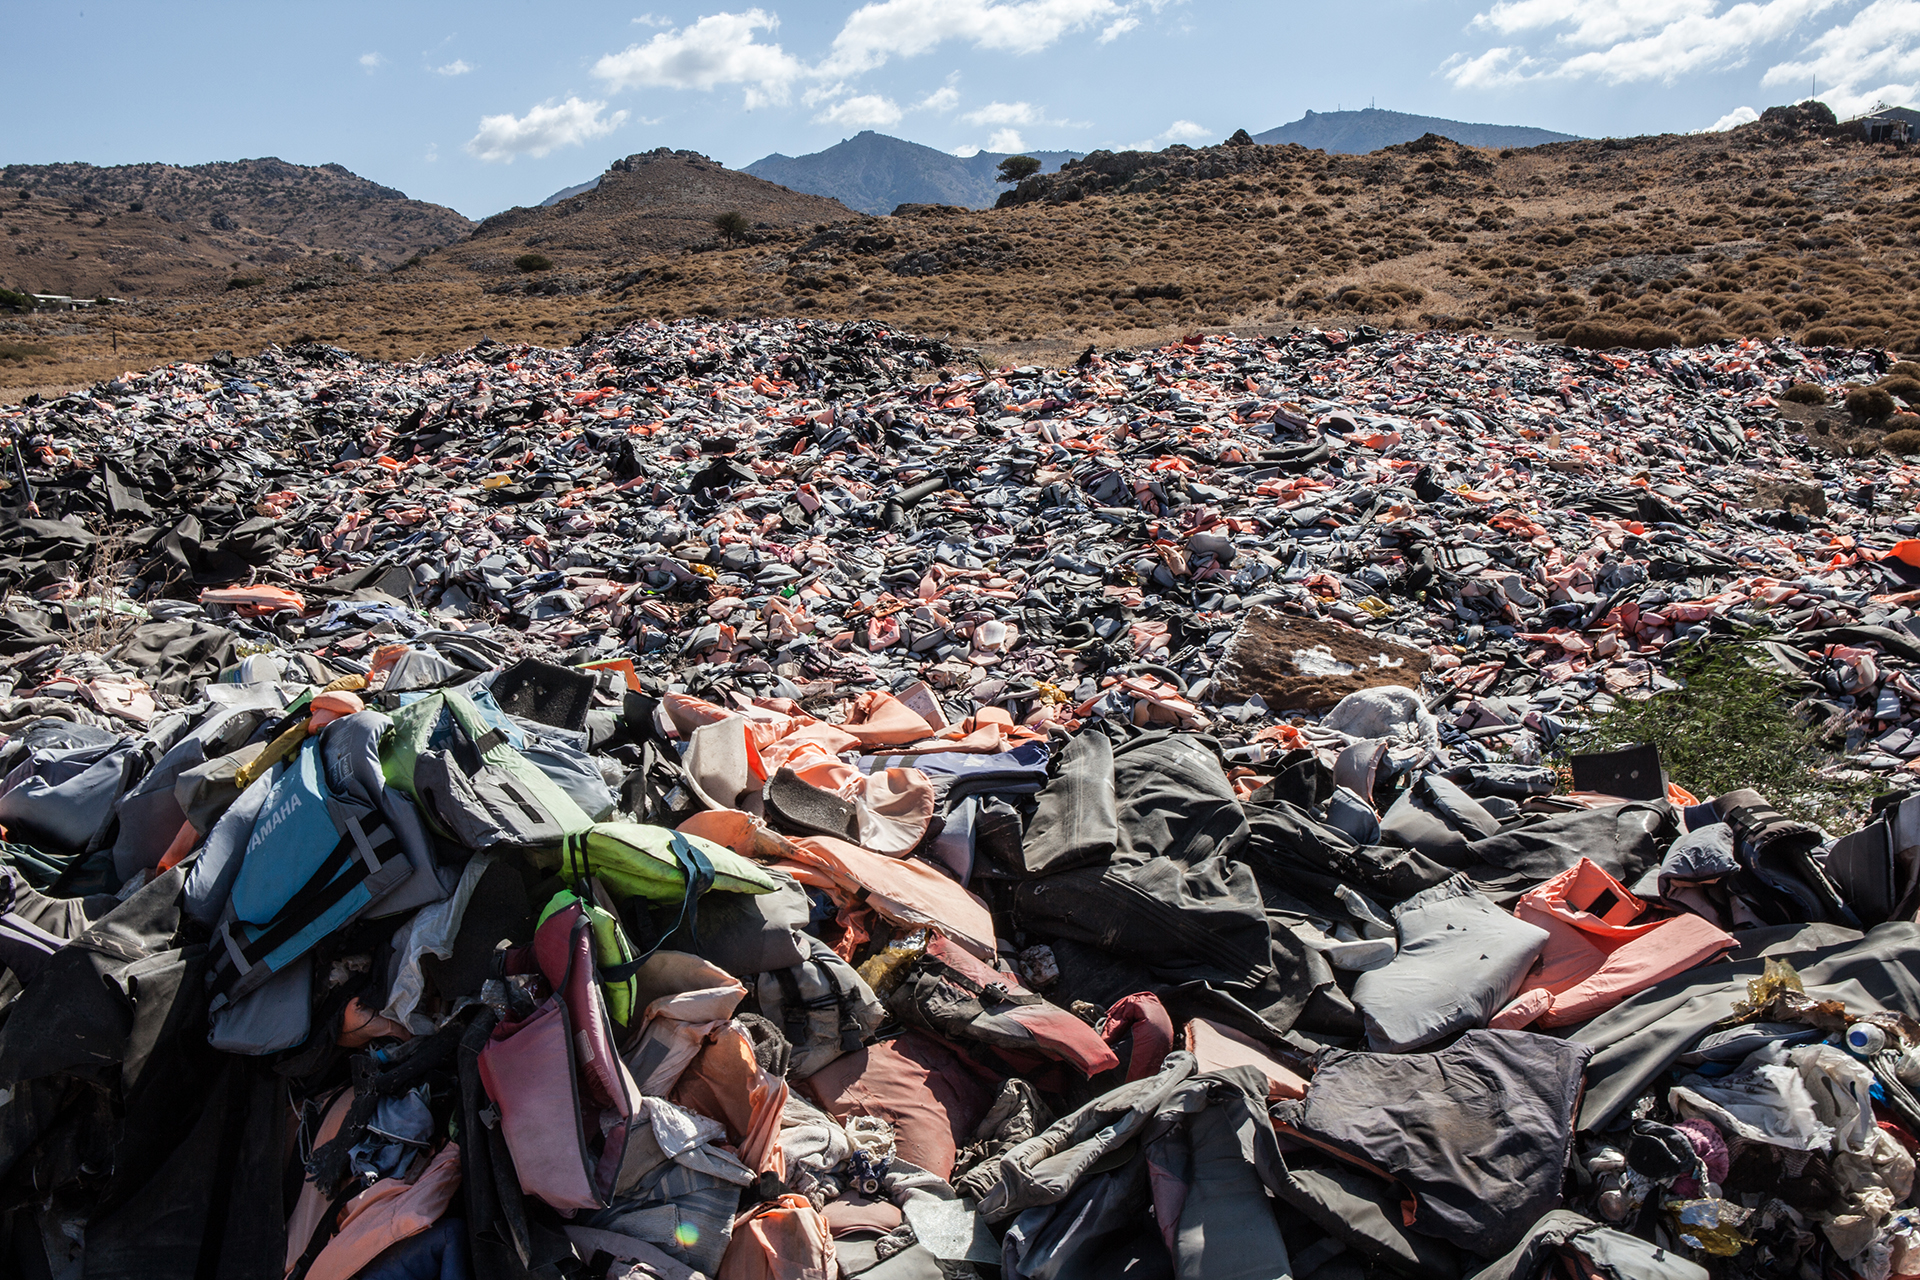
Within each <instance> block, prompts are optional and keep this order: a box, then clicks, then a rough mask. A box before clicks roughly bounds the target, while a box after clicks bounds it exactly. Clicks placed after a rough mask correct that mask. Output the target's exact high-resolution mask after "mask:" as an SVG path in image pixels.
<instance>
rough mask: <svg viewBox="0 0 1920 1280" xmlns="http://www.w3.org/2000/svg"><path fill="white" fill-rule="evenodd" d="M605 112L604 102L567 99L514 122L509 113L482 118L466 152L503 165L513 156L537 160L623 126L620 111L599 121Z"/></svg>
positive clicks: (468, 143) (510, 161)
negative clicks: (550, 152) (561, 148)
mask: <svg viewBox="0 0 1920 1280" xmlns="http://www.w3.org/2000/svg"><path fill="white" fill-rule="evenodd" d="M606 109H607V104H606V103H604V102H582V101H580V99H578V98H573V97H569V98H568V99H567V100H566V101H565V102H552V101H548V102H544V103H542V104H540V105H539V106H537V107H535V108H533V110H531V111H529V112H527V114H526V115H524V116H520V117H518V118H515V117H514V116H513V115H512V114H511V113H508V114H505V115H497V116H482V117H481V118H480V132H478V133H476V134H474V135H473V137H472V138H471V139H469V140H468V142H467V151H468V153H469V154H471V155H473V156H476V157H478V158H479V159H481V160H487V161H501V162H504V163H507V164H512V163H513V160H514V157H516V156H532V157H533V158H534V159H536V160H537V159H539V158H540V157H541V156H544V155H546V154H547V153H548V152H549V151H552V150H554V149H555V148H556V147H573V146H579V145H580V144H581V143H583V142H586V141H587V140H588V139H590V138H598V137H600V136H602V135H603V134H608V133H612V132H613V131H614V130H615V129H618V128H619V127H620V126H621V125H623V124H625V123H626V122H627V113H626V112H624V111H616V112H614V113H613V114H612V115H610V116H607V117H606V118H605V119H602V118H601V116H600V113H601V112H602V111H605V110H606Z"/></svg>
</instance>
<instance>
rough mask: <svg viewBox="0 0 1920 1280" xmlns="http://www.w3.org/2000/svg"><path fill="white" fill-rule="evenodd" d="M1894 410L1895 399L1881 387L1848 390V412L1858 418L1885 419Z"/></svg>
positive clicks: (1851, 388) (1849, 388)
mask: <svg viewBox="0 0 1920 1280" xmlns="http://www.w3.org/2000/svg"><path fill="white" fill-rule="evenodd" d="M1894 408H1895V406H1894V403H1893V397H1892V396H1890V395H1888V394H1887V393H1886V392H1885V391H1882V390H1881V389H1880V388H1879V387H1848V388H1847V412H1848V413H1851V414H1853V415H1854V416H1855V417H1856V418H1884V417H1886V416H1887V415H1888V414H1890V413H1892V412H1893V410H1894Z"/></svg>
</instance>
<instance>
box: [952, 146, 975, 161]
mask: <svg viewBox="0 0 1920 1280" xmlns="http://www.w3.org/2000/svg"><path fill="white" fill-rule="evenodd" d="M947 154H948V155H953V156H959V157H960V158H961V159H962V160H971V159H973V158H974V157H975V156H977V155H979V154H980V148H979V147H977V146H975V145H974V144H973V143H971V142H963V143H961V144H960V145H959V146H957V147H955V148H954V149H953V150H952V151H949V152H948V153H947Z"/></svg>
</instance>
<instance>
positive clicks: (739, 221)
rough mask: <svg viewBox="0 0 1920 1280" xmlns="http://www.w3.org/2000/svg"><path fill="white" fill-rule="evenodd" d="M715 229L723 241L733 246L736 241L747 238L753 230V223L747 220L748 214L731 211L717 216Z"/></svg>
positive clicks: (735, 210)
mask: <svg viewBox="0 0 1920 1280" xmlns="http://www.w3.org/2000/svg"><path fill="white" fill-rule="evenodd" d="M713 229H714V230H715V231H718V232H719V233H720V238H721V239H722V240H725V241H726V242H727V243H728V244H733V243H734V242H736V241H739V240H744V239H746V238H747V232H749V231H751V230H753V223H751V222H749V221H748V220H747V215H746V214H744V213H741V212H740V211H739V210H737V209H729V210H728V211H727V212H725V213H722V214H719V215H717V216H715V218H714V220H713Z"/></svg>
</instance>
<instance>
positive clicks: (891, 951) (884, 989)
mask: <svg viewBox="0 0 1920 1280" xmlns="http://www.w3.org/2000/svg"><path fill="white" fill-rule="evenodd" d="M926 950H927V931H926V930H925V929H915V930H914V931H913V932H912V933H907V934H902V935H901V936H900V937H898V938H895V939H894V940H893V941H892V942H889V943H888V944H887V945H886V946H884V947H882V948H881V949H880V950H878V951H876V952H874V953H873V954H872V955H870V956H868V957H867V959H866V961H865V963H863V964H862V965H861V966H860V968H859V969H858V970H856V972H857V973H859V975H860V977H861V980H862V981H864V982H865V983H866V984H867V985H868V986H869V987H872V988H873V993H874V994H875V995H877V996H880V997H882V998H884V997H885V996H886V995H887V994H888V993H889V992H891V991H892V990H893V989H894V988H895V987H897V986H899V985H900V982H901V980H902V979H903V978H904V977H905V976H906V972H907V966H909V965H911V964H912V963H913V962H914V961H915V960H918V959H919V958H920V957H921V956H922V955H923V954H925V953H926Z"/></svg>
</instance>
